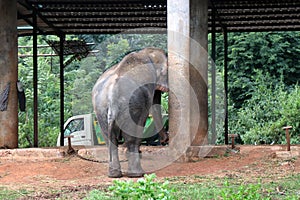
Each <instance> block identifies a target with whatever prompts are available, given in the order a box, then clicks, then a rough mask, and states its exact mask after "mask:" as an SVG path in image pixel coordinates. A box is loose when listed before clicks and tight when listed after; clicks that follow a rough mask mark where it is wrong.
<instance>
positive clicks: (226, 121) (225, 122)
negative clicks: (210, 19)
mask: <svg viewBox="0 0 300 200" xmlns="http://www.w3.org/2000/svg"><path fill="white" fill-rule="evenodd" d="M223 31H224V92H225V98H224V105H225V121H224V138H225V144H226V145H228V32H227V29H226V27H225V28H224V29H223Z"/></svg>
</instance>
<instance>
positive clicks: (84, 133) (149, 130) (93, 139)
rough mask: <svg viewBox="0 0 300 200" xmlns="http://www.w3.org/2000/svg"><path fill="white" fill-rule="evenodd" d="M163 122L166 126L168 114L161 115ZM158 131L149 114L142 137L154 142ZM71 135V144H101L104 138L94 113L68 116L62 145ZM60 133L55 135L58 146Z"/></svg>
mask: <svg viewBox="0 0 300 200" xmlns="http://www.w3.org/2000/svg"><path fill="white" fill-rule="evenodd" d="M163 124H164V127H165V128H166V126H167V124H168V115H163ZM157 132H158V131H156V130H155V126H154V122H153V118H152V116H151V115H150V116H149V117H148V118H147V121H146V123H145V128H144V137H145V141H146V142H147V144H150V143H155V141H156V140H157V139H158V137H159V136H158V133H157ZM66 136H72V138H71V143H72V145H84V146H93V145H103V144H105V140H104V138H103V136H102V133H101V129H100V126H99V124H98V121H97V118H96V116H95V114H85V115H76V116H73V117H70V118H69V119H68V120H67V121H66V122H65V124H64V145H65V146H67V145H68V138H66ZM60 137H61V136H60V134H59V135H58V137H57V146H60Z"/></svg>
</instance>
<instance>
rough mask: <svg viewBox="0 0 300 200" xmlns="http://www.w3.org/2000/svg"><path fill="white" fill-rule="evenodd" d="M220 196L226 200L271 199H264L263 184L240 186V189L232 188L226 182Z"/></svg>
mask: <svg viewBox="0 0 300 200" xmlns="http://www.w3.org/2000/svg"><path fill="white" fill-rule="evenodd" d="M220 196H221V197H222V199H226V200H247V199H249V200H256V199H257V200H260V199H270V198H262V195H261V184H248V185H243V184H242V185H240V186H239V187H237V188H236V187H232V186H230V183H229V182H228V181H225V183H224V187H223V188H222V189H221V190H220Z"/></svg>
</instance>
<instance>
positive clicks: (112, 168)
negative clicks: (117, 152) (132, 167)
mask: <svg viewBox="0 0 300 200" xmlns="http://www.w3.org/2000/svg"><path fill="white" fill-rule="evenodd" d="M108 177H110V178H120V177H122V171H121V165H120V164H119V161H118V162H116V163H114V162H111V163H109V169H108Z"/></svg>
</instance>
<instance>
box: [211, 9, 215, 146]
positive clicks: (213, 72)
mask: <svg viewBox="0 0 300 200" xmlns="http://www.w3.org/2000/svg"><path fill="white" fill-rule="evenodd" d="M215 14H216V13H215V9H212V27H211V28H212V31H211V59H212V61H211V132H212V141H211V142H213V143H215V141H216V64H215V60H216V21H215V20H216V18H215Z"/></svg>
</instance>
